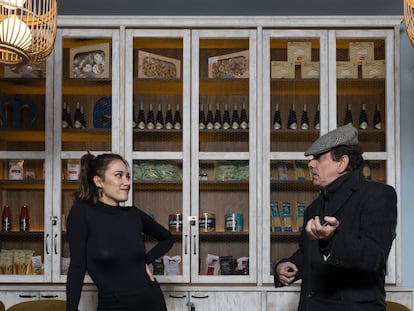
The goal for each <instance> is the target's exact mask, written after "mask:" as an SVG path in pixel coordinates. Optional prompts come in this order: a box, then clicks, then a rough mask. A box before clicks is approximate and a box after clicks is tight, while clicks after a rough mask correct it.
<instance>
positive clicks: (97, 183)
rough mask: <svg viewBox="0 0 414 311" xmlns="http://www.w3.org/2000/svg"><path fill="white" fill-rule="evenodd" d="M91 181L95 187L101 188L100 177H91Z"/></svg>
mask: <svg viewBox="0 0 414 311" xmlns="http://www.w3.org/2000/svg"><path fill="white" fill-rule="evenodd" d="M93 182H94V183H95V185H96V187H98V188H102V179H101V177H99V176H94V177H93Z"/></svg>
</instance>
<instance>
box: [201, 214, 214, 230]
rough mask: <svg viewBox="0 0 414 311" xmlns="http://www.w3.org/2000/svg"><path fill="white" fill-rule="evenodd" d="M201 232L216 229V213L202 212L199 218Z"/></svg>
mask: <svg viewBox="0 0 414 311" xmlns="http://www.w3.org/2000/svg"><path fill="white" fill-rule="evenodd" d="M198 223H199V227H200V232H213V231H216V215H214V214H212V213H202V214H200V217H199V220H198Z"/></svg>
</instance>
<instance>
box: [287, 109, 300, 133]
mask: <svg viewBox="0 0 414 311" xmlns="http://www.w3.org/2000/svg"><path fill="white" fill-rule="evenodd" d="M297 127H298V121H297V118H296V110H295V104H292V105H291V106H290V109H289V118H288V129H290V130H296V129H297Z"/></svg>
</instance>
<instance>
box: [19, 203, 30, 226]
mask: <svg viewBox="0 0 414 311" xmlns="http://www.w3.org/2000/svg"><path fill="white" fill-rule="evenodd" d="M29 230H30V216H29V207H28V206H27V205H22V207H21V208H20V231H29Z"/></svg>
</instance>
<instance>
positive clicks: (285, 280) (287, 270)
mask: <svg viewBox="0 0 414 311" xmlns="http://www.w3.org/2000/svg"><path fill="white" fill-rule="evenodd" d="M276 273H277V276H278V278H279V281H280V282H281V283H282V284H283V285H285V286H286V285H289V284H292V283H293V281H294V280H295V275H296V273H298V268H297V267H296V265H295V264H294V263H291V262H281V263H279V264H278V265H277V266H276Z"/></svg>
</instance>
